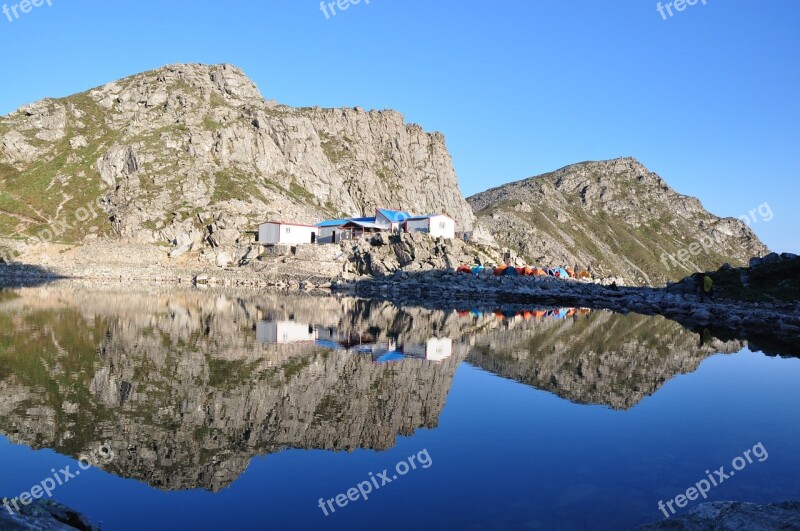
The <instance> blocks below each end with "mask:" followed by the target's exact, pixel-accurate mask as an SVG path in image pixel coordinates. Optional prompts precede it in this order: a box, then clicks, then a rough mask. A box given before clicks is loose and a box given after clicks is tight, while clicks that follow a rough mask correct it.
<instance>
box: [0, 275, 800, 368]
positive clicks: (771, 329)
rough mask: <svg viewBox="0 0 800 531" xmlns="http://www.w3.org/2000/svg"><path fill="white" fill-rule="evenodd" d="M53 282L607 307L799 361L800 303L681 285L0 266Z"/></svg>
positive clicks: (16, 279)
mask: <svg viewBox="0 0 800 531" xmlns="http://www.w3.org/2000/svg"><path fill="white" fill-rule="evenodd" d="M55 281H77V282H80V283H83V284H88V285H90V286H91V285H92V284H95V285H107V284H114V285H117V284H118V285H125V284H129V285H130V284H136V285H143V286H144V285H146V286H175V287H190V288H195V287H196V288H200V289H203V288H206V287H207V288H236V289H245V290H258V289H266V290H270V291H279V292H280V291H286V292H307V293H314V294H317V295H320V296H329V295H345V296H346V295H350V296H356V297H361V298H369V299H377V300H386V301H389V302H392V303H394V304H396V305H398V306H422V307H428V308H435V309H443V310H458V309H473V308H476V307H477V308H480V309H481V310H482V311H493V310H501V311H502V313H506V312H508V313H513V312H516V311H524V310H525V309H529V308H531V307H565V306H566V307H576V308H592V309H606V310H611V311H614V312H617V313H621V314H627V313H638V314H642V315H660V316H663V317H665V318H667V319H670V320H673V321H676V322H678V323H680V324H681V325H682V326H684V327H685V328H687V329H690V330H693V331H696V332H698V333H699V334H700V335H701V336H702V334H703V333H706V332H707V333H710V334H711V335H713V336H715V337H718V338H719V339H724V340H730V339H745V340H748V341H749V342H752V343H753V344H754V345H757V347H755V348H756V349H759V350H764V351H765V352H776V353H784V354H789V355H793V356H800V302H777V303H765V302H746V301H740V300H735V299H721V298H717V299H714V300H713V301H706V302H701V301H700V300H699V297H698V296H697V295H694V294H689V293H681V292H676V290H675V289H674V288H675V287H674V286H673V287H664V288H652V287H632V286H618V287H616V288H614V287H610V286H605V285H602V284H599V283H593V282H582V281H577V280H573V279H569V280H565V279H555V278H552V277H524V276H500V277H495V276H489V275H478V276H476V275H467V274H464V273H456V272H453V271H447V270H433V271H417V272H407V271H398V272H396V273H395V274H394V275H391V276H384V277H361V278H355V279H348V280H345V279H342V278H341V277H338V278H334V277H328V276H319V275H314V274H312V273H300V272H293V273H282V274H275V273H267V274H265V273H258V272H255V271H248V270H244V269H232V268H231V269H225V270H219V269H217V270H211V269H177V268H176V269H169V270H168V269H165V268H161V267H153V268H136V267H133V268H120V267H115V266H110V267H92V268H88V269H84V270H82V271H76V270H74V269H72V268H69V269H67V268H51V269H44V268H42V267H38V266H32V265H26V264H10V265H9V264H6V265H4V266H2V267H0V288H14V287H31V286H37V285H45V284H48V283H50V282H55Z"/></svg>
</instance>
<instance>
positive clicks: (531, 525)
mask: <svg viewBox="0 0 800 531" xmlns="http://www.w3.org/2000/svg"><path fill="white" fill-rule="evenodd" d="M486 310H487V309H486V308H482V309H478V308H463V309H461V311H456V310H454V311H448V312H444V311H438V310H428V309H423V308H411V307H409V308H398V307H395V306H393V305H392V304H390V303H386V302H377V301H366V300H355V299H348V298H335V297H328V298H315V297H305V296H287V295H279V294H269V293H267V294H261V293H253V292H216V291H212V292H200V291H188V290H187V291H162V290H152V291H146V290H130V291H119V290H113V289H100V290H92V291H90V290H86V289H82V288H80V287H76V286H74V285H69V284H54V285H49V286H46V287H38V288H24V289H15V290H5V291H0V469H1V470H2V474H0V496H9V497H13V496H18V495H19V494H20V493H22V492H24V491H29V490H30V489H31V487H32V486H34V485H36V484H39V483H40V482H42V481H43V480H44V479H45V478H47V477H49V476H51V475H52V473H51V470H52V469H61V468H64V467H65V466H71V470H79V468H78V461H77V459H78V458H80V457H85V458H87V459H89V460H91V461H92V462H93V463H94V464H95V466H94V467H92V468H90V469H88V470H86V471H83V472H82V473H81V475H80V476H76V477H75V478H73V479H70V480H69V481H68V482H67V483H65V484H64V485H62V486H59V487H57V488H56V490H55V491H54V498H55V499H57V500H59V501H61V502H63V503H65V504H67V505H69V506H72V507H74V508H75V509H77V510H79V511H81V512H83V513H84V514H86V515H88V516H89V517H90V518H92V519H93V520H94V521H95V522H98V523H101V525H102V527H103V528H104V529H112V530H114V529H141V528H144V527H146V528H150V529H223V528H240V529H370V528H382V529H406V528H409V527H413V528H417V529H432V528H441V529H450V528H453V529H626V528H631V527H635V526H637V525H640V524H644V523H648V522H653V521H658V520H659V519H662V518H663V517H664V516H663V514H662V513H661V512H660V511H659V509H658V502H659V500H664V501H667V500H670V499H672V498H674V497H675V496H676V495H678V494H680V493H685V491H686V489H687V488H689V487H691V486H692V485H694V484H695V483H696V482H698V481H699V480H701V479H703V478H705V477H706V474H705V471H706V470H713V469H717V468H719V467H720V466H723V465H724V466H726V469H731V461H732V460H733V459H734V458H735V457H736V456H739V455H742V453H743V452H744V451H745V450H748V449H751V448H753V446H754V445H756V444H758V443H761V444H762V445H763V448H765V449H766V451H767V452H768V457H767V458H766V459H764V460H763V461H759V460H754V462H753V463H752V464H749V465H748V466H747V467H746V468H744V469H743V470H741V471H740V472H738V473H737V475H736V476H733V477H731V478H730V479H728V480H726V481H725V482H724V483H723V484H721V485H719V486H718V487H716V488H713V489H712V490H711V491H710V492H709V494H708V496H709V499H710V500H727V499H734V500H743V501H753V502H777V501H784V500H798V499H800V482H798V480H797V478H798V476H799V475H800V452H799V451H798V450H800V408H798V407H797V404H798V403H800V385H798V383H800V360H798V359H794V358H781V357H768V356H764V355H763V354H760V353H752V352H749V351H748V350H747V349H746V348H745V347H746V345H744V344H739V343H735V342H728V343H722V342H719V341H713V342H710V343H709V342H708V341H705V342H704V341H703V340H702V338H701V337H699V336H698V334H694V333H692V332H689V331H687V330H684V329H683V328H682V327H681V326H680V325H678V324H676V323H673V322H671V321H668V320H666V319H664V318H661V317H646V316H639V315H618V314H613V313H611V312H607V311H594V312H590V311H582V310H575V309H566V308H531V309H530V311H528V312H507V313H506V314H503V313H501V312H492V311H486ZM411 456H414V457H415V459H414V461H413V462H412V466H408V467H406V464H408V463H409V457H411ZM401 461H405V463H406V464H403V465H400V467H399V470H400V471H406V470H407V471H406V473H405V475H402V474H397V470H398V468H397V465H398V463H400V462H401ZM384 470H387V471H388V473H387V475H386V477H387V479H389V480H390V481H389V482H388V483H386V484H383V485H381V483H383V480H380V479H376V480H375V481H374V482H373V481H372V478H373V477H376V478H377V477H378V476H379V475H380V474H382V473H383V471H384ZM394 476H397V479H393V477H394ZM370 483H371V484H372V486H371V487H370V489H371V490H372V492H370V493H368V500H366V501H365V500H364V499H363V498H361V497H360V494H359V495H358V496H354V497H357V498H358V500H357V501H348V502H347V505H346V506H345V507H340V506H339V505H337V504H336V501H335V500H336V496H337V495H338V494H344V496H343V497H342V498H340V500H342V499H344V498H346V494H347V491H348V489H351V488H355V487H357V486H358V485H359V484H361V485H362V490H366V488H367V487H366V485H368V484H370ZM374 485H378V487H375V486H374ZM354 492H355V491H351V495H353V493H354ZM321 498H322V499H323V501H322V505H323V506H325V509H324V510H323V508H321V507H320V505H319V504H320V499H321ZM329 499H330V500H333V502H332V503H331V504H330V505H327V506H326V505H325V504H326V502H325V500H329ZM696 503H698V502H690V503H689V505H688V507H687V508H686V509H682V511H685V510H688V509H689V508H691V507H692V506H694V505H696ZM331 505H332V506H333V508H335V512H333V511H331V510H330V507H331ZM326 512H327V513H328V515H327V516H326V515H325V513H326Z"/></svg>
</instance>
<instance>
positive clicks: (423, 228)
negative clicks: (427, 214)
mask: <svg viewBox="0 0 800 531" xmlns="http://www.w3.org/2000/svg"><path fill="white" fill-rule="evenodd" d="M428 222H429V220H428V219H427V218H425V219H409V220H408V221H406V231H407V232H430V229H429V226H428Z"/></svg>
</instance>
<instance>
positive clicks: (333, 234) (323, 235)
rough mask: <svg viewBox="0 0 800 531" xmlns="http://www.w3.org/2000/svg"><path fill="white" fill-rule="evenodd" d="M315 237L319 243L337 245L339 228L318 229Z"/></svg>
mask: <svg viewBox="0 0 800 531" xmlns="http://www.w3.org/2000/svg"><path fill="white" fill-rule="evenodd" d="M317 237H318V241H319V243H339V241H340V240H341V237H342V231H341V229H339V227H320V229H319V233H318V234H317Z"/></svg>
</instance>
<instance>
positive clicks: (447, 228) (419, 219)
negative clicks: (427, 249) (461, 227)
mask: <svg viewBox="0 0 800 531" xmlns="http://www.w3.org/2000/svg"><path fill="white" fill-rule="evenodd" d="M405 228H406V232H425V233H428V234H430V235H431V236H433V237H434V238H439V237H441V238H451V239H452V238H455V237H456V220H454V219H453V218H451V217H450V216H446V215H444V214H434V215H431V216H414V217H413V218H409V219H408V220H407V221H406V223H405Z"/></svg>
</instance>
